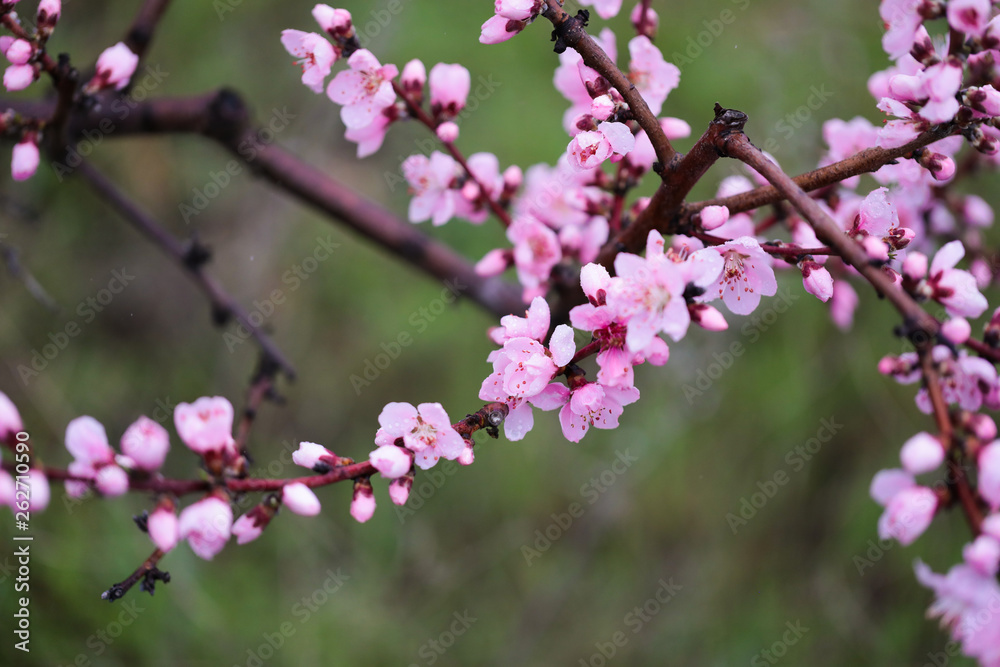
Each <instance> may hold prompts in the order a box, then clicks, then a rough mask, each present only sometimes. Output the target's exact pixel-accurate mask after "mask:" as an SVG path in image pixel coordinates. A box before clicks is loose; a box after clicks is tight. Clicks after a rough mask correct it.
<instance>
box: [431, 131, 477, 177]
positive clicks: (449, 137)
mask: <svg viewBox="0 0 1000 667" xmlns="http://www.w3.org/2000/svg"><path fill="white" fill-rule="evenodd" d="M435 133H436V134H437V136H438V139H440V140H441V141H443V142H445V143H446V144H451V143H454V142H455V140H457V139H458V125H456V124H455V123H453V122H451V121H450V120H449V121H447V122H444V123H441V124H440V125H438V126H437V130H435ZM470 184H471V185H472V186H475V185H476V184H475V183H473V182H472V181H469V182H468V183H466V185H470Z"/></svg>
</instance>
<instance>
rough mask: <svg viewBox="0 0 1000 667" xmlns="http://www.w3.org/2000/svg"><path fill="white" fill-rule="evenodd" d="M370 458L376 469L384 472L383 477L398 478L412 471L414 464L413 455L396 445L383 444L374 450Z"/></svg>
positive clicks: (369, 455)
mask: <svg viewBox="0 0 1000 667" xmlns="http://www.w3.org/2000/svg"><path fill="white" fill-rule="evenodd" d="M368 458H369V460H370V461H371V463H372V465H373V466H375V469H376V470H378V471H379V472H380V473H382V476H383V477H386V478H388V479H396V478H398V477H402V476H403V475H405V474H406V473H408V472H410V468H411V467H412V465H413V458H412V456H411V455H410V454H409V453H408V452H407V451H406V450H405V449H402V448H400V447H397V446H396V445H382V446H381V447H379V448H377V449H375V450H372V451H371V452H370V453H369V454H368Z"/></svg>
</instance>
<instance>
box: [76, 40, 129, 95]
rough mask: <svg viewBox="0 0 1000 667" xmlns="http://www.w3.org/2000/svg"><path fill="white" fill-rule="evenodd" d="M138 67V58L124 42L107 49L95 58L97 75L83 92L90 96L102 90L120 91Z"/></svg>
mask: <svg viewBox="0 0 1000 667" xmlns="http://www.w3.org/2000/svg"><path fill="white" fill-rule="evenodd" d="M138 65H139V56H137V55H136V54H134V53H132V51H131V50H130V49H129V48H128V47H127V46H125V43H124V42H118V43H117V44H115V45H114V46H111V47H108V48H106V49H104V51H103V52H102V53H101V55H100V56H98V57H97V73H96V74H94V78H93V79H91V80H90V82H88V83H87V85H86V86H85V87H84V92H86V93H90V94H92V93H95V92H97V91H98V90H102V89H104V88H114V89H115V90H121V89H122V88H124V87H125V86H127V85H128V82H129V79H131V78H132V74H133V73H135V68H136V67H137V66H138Z"/></svg>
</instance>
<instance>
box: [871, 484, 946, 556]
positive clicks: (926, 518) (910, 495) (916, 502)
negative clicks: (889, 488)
mask: <svg viewBox="0 0 1000 667" xmlns="http://www.w3.org/2000/svg"><path fill="white" fill-rule="evenodd" d="M937 503H938V501H937V495H936V494H935V493H934V491H932V490H931V489H928V488H927V487H925V486H917V485H914V486H911V487H909V488H906V489H902V490H901V491H899V492H898V493H896V494H895V495H894V496H893V497H892V499H891V500H889V502H888V503H887V504H886V506H885V512H883V513H882V516H881V517H880V518H879V520H878V534H879V537H880V538H881V539H883V540H887V539H889V538H895V539H896V540H897V541H898V542H899V543H900V544H902V545H903V546H907V545H909V544H912V543H913V542H914V541H915V540H916V539H917V538H918V537H920V536H921V535H922V534H923V533H924V531H925V530H927V527H928V526H930V524H931V520H932V519H933V518H934V513H935V512H936V511H937Z"/></svg>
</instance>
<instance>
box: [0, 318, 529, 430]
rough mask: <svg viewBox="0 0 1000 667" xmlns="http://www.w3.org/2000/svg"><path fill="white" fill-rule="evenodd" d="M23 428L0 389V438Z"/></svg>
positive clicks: (15, 408) (17, 414)
mask: <svg viewBox="0 0 1000 667" xmlns="http://www.w3.org/2000/svg"><path fill="white" fill-rule="evenodd" d="M543 335H544V332H543ZM23 430H24V423H23V422H22V421H21V414H20V413H19V412H18V411H17V407H15V406H14V402H13V401H12V400H10V398H8V396H7V394H5V393H3V392H2V391H0V440H7V441H9V440H10V439H11V438H13V437H14V436H15V435H17V434H18V433H20V432H21V431H23Z"/></svg>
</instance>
